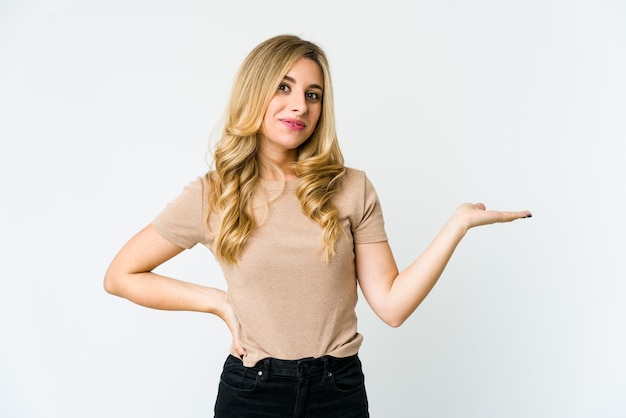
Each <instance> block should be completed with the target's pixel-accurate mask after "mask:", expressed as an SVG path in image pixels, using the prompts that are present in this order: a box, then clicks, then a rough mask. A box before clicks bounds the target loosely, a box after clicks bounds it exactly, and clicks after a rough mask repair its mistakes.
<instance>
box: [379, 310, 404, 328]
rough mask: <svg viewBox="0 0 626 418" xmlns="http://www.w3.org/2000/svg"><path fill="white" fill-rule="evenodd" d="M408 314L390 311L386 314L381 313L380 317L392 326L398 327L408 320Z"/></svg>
mask: <svg viewBox="0 0 626 418" xmlns="http://www.w3.org/2000/svg"><path fill="white" fill-rule="evenodd" d="M406 318H407V317H406V316H404V315H399V314H397V313H389V314H386V315H380V319H381V320H382V321H383V322H384V323H385V324H387V325H389V326H390V327H391V328H398V327H399V326H400V325H402V324H404V321H406Z"/></svg>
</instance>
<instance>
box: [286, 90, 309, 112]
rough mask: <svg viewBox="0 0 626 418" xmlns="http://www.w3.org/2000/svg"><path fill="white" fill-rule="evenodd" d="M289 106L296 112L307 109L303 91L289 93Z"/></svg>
mask: <svg viewBox="0 0 626 418" xmlns="http://www.w3.org/2000/svg"><path fill="white" fill-rule="evenodd" d="M289 99H290V100H289V108H290V110H291V111H293V112H296V113H305V112H306V109H307V103H306V98H305V97H304V93H303V92H298V93H296V92H294V93H292V94H290V95H289Z"/></svg>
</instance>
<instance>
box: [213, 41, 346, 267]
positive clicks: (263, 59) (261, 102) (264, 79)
mask: <svg viewBox="0 0 626 418" xmlns="http://www.w3.org/2000/svg"><path fill="white" fill-rule="evenodd" d="M300 58H307V59H311V60H313V61H314V62H316V63H317V64H318V65H319V66H320V68H321V70H322V73H323V76H324V92H323V95H322V110H321V114H320V118H319V120H318V123H317V126H316V128H315V130H314V131H313V133H312V134H311V136H310V137H309V139H308V140H307V141H306V142H304V143H303V144H302V145H301V146H300V147H299V150H298V151H299V152H298V159H297V161H296V164H295V173H296V176H297V177H298V185H297V188H296V195H297V197H298V199H299V200H300V204H301V205H302V211H303V212H304V214H306V215H307V216H308V217H309V218H310V219H312V220H313V221H315V222H317V223H318V224H319V225H320V226H321V228H322V242H323V248H324V249H325V255H326V260H329V258H330V257H331V256H332V255H333V254H334V252H335V251H334V248H335V243H336V241H337V239H338V237H339V234H340V232H341V226H340V224H339V222H338V219H337V209H336V208H335V206H334V205H333V204H332V203H331V198H332V196H333V194H334V193H335V191H336V190H337V188H338V186H339V180H340V178H341V176H342V175H343V174H344V173H345V170H346V169H345V167H344V160H343V156H342V154H341V151H340V149H339V145H338V142H337V133H336V129H335V115H334V104H333V93H332V84H331V79H330V72H329V66H328V60H327V59H326V55H325V54H324V52H323V51H322V50H321V49H320V48H319V47H318V46H317V45H315V44H314V43H311V42H309V41H305V40H302V39H300V38H299V37H297V36H293V35H280V36H276V37H273V38H270V39H268V40H266V41H265V42H262V43H261V44H259V45H258V46H257V47H255V48H254V49H253V50H252V52H250V54H249V55H248V56H247V58H246V59H245V60H244V62H243V64H242V65H241V67H240V69H239V72H238V73H237V77H236V79H235V82H234V84H233V88H232V92H231V97H230V102H229V105H228V107H227V114H226V118H225V121H224V129H223V132H222V135H221V138H220V140H219V142H218V143H217V147H216V149H215V153H214V165H215V170H214V171H213V172H211V173H210V174H207V176H208V180H209V184H210V193H209V217H208V218H207V223H208V222H209V218H210V217H211V216H212V215H213V214H215V215H217V219H218V228H217V230H216V231H215V240H214V246H213V250H214V253H215V255H216V257H217V258H218V260H220V261H224V262H227V263H230V264H235V263H237V260H238V259H239V256H240V254H241V252H242V250H243V248H244V246H245V244H246V242H247V240H248V238H249V237H250V235H251V234H252V233H253V231H254V229H255V228H256V226H257V223H256V221H255V218H254V215H253V213H252V207H251V202H252V197H253V196H254V194H255V191H256V190H257V188H258V187H259V179H260V167H261V164H263V161H261V160H260V153H259V152H257V150H258V143H259V139H260V138H259V133H260V130H261V125H262V121H263V116H264V114H265V110H266V109H267V107H268V105H269V103H270V100H271V99H272V97H273V96H274V94H275V93H276V90H277V88H278V86H279V84H280V83H281V82H282V79H283V77H284V76H285V74H287V72H288V71H289V69H290V68H291V67H292V66H293V65H294V63H295V62H296V61H298V60H299V59H300Z"/></svg>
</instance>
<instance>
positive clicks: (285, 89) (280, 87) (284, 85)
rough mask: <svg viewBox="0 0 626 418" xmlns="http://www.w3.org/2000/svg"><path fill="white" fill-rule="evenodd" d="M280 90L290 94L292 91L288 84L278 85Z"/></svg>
mask: <svg viewBox="0 0 626 418" xmlns="http://www.w3.org/2000/svg"><path fill="white" fill-rule="evenodd" d="M278 90H280V91H283V92H285V93H288V92H290V91H291V88H290V87H289V86H288V85H287V84H284V83H283V84H279V85H278Z"/></svg>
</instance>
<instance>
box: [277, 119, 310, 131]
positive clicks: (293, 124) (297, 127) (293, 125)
mask: <svg viewBox="0 0 626 418" xmlns="http://www.w3.org/2000/svg"><path fill="white" fill-rule="evenodd" d="M280 121H281V122H282V123H283V125H285V126H286V127H287V128H289V129H291V130H292V131H301V130H303V129H304V122H302V121H301V120H298V119H290V118H285V119H281V120H280Z"/></svg>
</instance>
